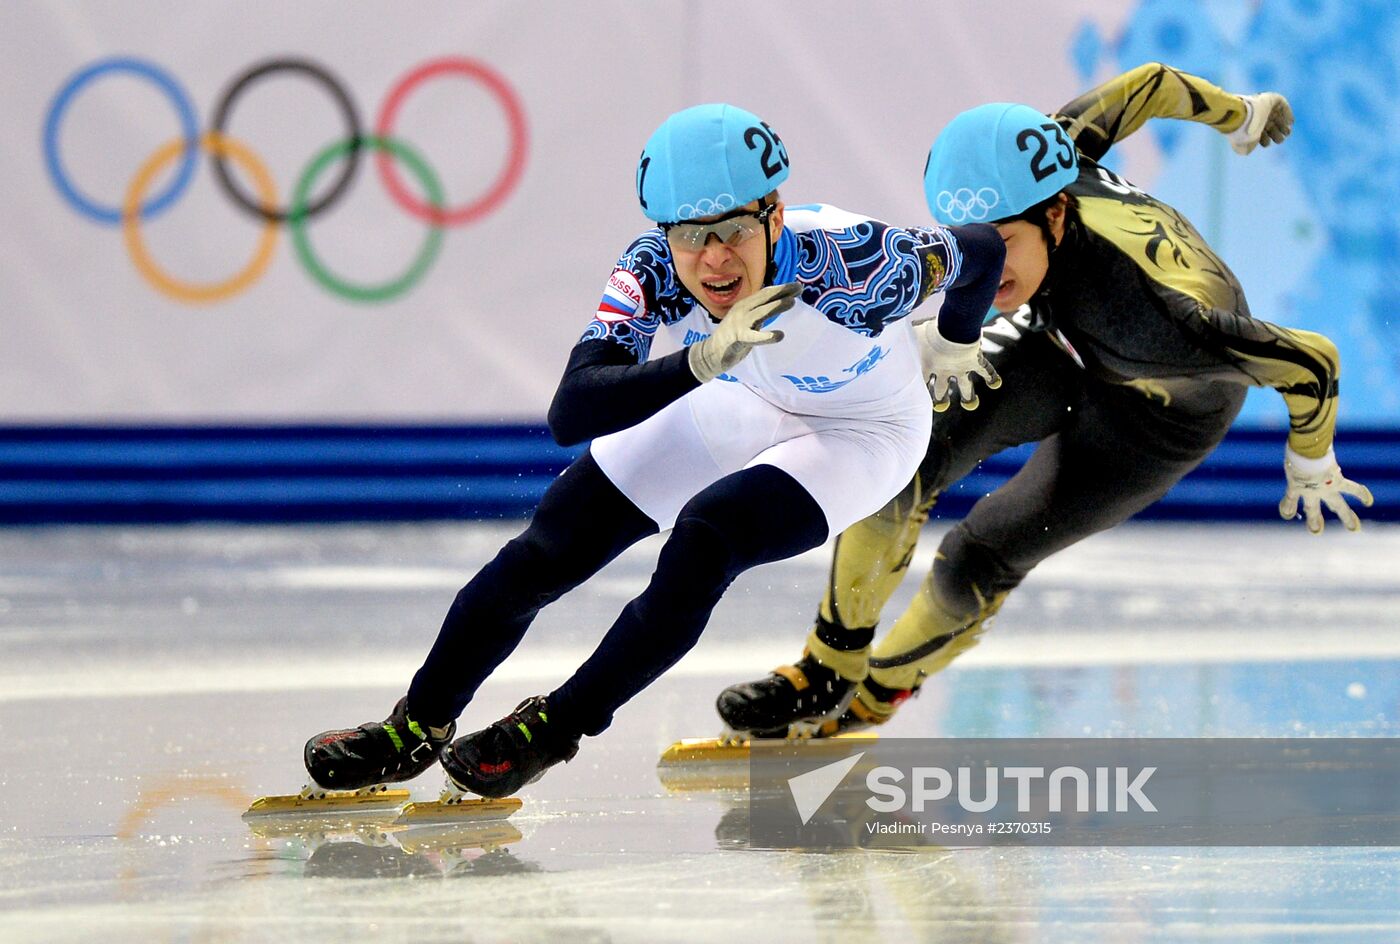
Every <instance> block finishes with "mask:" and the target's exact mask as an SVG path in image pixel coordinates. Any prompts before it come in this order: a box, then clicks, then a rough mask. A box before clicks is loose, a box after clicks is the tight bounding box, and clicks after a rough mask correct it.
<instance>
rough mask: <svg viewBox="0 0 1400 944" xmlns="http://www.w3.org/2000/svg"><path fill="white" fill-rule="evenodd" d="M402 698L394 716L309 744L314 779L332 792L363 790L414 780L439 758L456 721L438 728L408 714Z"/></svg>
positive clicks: (331, 733)
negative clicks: (439, 753) (420, 721)
mask: <svg viewBox="0 0 1400 944" xmlns="http://www.w3.org/2000/svg"><path fill="white" fill-rule="evenodd" d="M407 701H408V699H407V698H400V699H399V703H398V704H397V705H395V706H394V710H393V711H392V712H391V713H390V714H389V717H388V718H386V719H384V720H383V721H372V722H369V723H368V724H362V725H360V726H359V727H358V728H351V729H349V730H346V731H325V732H322V733H321V734H318V735H316V736H315V737H314V738H312V739H311V740H309V741H307V742H306V750H305V751H304V752H303V759H304V760H305V762H306V772H307V773H309V774H311V779H312V780H314V781H316V783H317V784H318V785H319V786H321V787H324V788H325V789H327V790H359V789H362V788H364V787H369V786H373V785H375V784H380V783H391V782H394V781H398V780H411V779H412V778H414V777H416V776H418V775H419V774H421V773H422V772H423V771H425V770H427V769H428V768H429V767H431V766H432V765H433V763H434V762H435V761H436V760H437V759H438V752H439V751H441V750H442V749H443V747H445V746H446V745H447V743H448V742H449V741H451V740H452V735H453V734H455V733H456V731H457V725H456V724H455V723H454V722H449V723H448V724H447V726H446V727H441V728H433V727H428V726H426V725H419V723H418V722H417V721H414V720H413V719H411V718H409V716H408V710H407V708H406V707H405V705H406V703H407Z"/></svg>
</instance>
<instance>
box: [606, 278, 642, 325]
mask: <svg viewBox="0 0 1400 944" xmlns="http://www.w3.org/2000/svg"><path fill="white" fill-rule="evenodd" d="M646 310H647V304H646V297H645V296H644V295H642V286H641V283H640V282H638V281H637V277H636V276H635V275H633V274H632V273H631V272H628V271H627V270H625V269H618V270H617V271H615V272H613V274H612V275H611V276H610V277H609V278H608V287H607V288H605V289H603V300H602V301H601V302H599V303H598V314H597V318H598V320H599V321H603V322H608V323H612V322H617V321H631V320H632V319H633V318H638V317H641V316H642V315H644V314H646Z"/></svg>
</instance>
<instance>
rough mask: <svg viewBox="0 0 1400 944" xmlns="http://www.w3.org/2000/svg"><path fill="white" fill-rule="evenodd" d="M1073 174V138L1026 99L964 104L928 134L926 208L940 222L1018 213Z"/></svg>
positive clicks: (996, 218)
mask: <svg viewBox="0 0 1400 944" xmlns="http://www.w3.org/2000/svg"><path fill="white" fill-rule="evenodd" d="M1078 175H1079V158H1078V155H1077V154H1076V153H1075V148H1074V142H1073V141H1071V140H1070V138H1069V135H1067V134H1065V131H1064V129H1063V128H1061V127H1060V126H1059V125H1058V124H1056V123H1055V122H1054V121H1052V120H1051V119H1050V118H1049V117H1048V116H1046V115H1044V114H1041V113H1040V112H1038V111H1036V110H1035V109H1034V108H1031V107H1030V106H1028V105H1013V104H1008V103H1005V102H999V103H996V104H991V105H979V106H977V107H976V108H971V109H968V110H967V111H965V112H963V113H962V114H960V115H958V116H957V117H956V118H954V119H953V120H952V121H950V122H949V123H948V125H947V127H945V128H944V129H943V131H942V132H941V133H940V134H939V135H938V137H937V138H936V139H935V140H934V142H933V147H932V149H930V150H929V155H928V163H927V164H926V165H925V166H924V197H925V198H926V199H927V200H928V208H929V212H930V213H932V214H933V217H934V219H936V220H937V221H938V222H939V223H942V224H944V225H945V226H956V225H958V224H961V223H998V222H1004V221H1006V220H1008V219H1010V218H1013V217H1016V216H1019V215H1020V214H1022V213H1024V212H1025V211H1026V210H1028V209H1030V208H1031V207H1033V206H1035V205H1036V204H1038V203H1041V202H1042V201H1045V200H1048V199H1049V198H1050V197H1053V196H1054V195H1055V194H1057V193H1059V192H1060V191H1061V190H1063V189H1065V187H1067V186H1069V185H1070V184H1072V183H1073V182H1074V180H1075V178H1076V177H1078Z"/></svg>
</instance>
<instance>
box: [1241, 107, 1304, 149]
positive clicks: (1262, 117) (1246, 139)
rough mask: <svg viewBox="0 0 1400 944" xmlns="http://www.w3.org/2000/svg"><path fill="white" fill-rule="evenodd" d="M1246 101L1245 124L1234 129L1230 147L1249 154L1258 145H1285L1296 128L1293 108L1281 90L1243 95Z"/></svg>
mask: <svg viewBox="0 0 1400 944" xmlns="http://www.w3.org/2000/svg"><path fill="white" fill-rule="evenodd" d="M1240 97H1241V98H1243V99H1244V104H1245V115H1244V124H1242V125H1240V126H1239V127H1238V128H1236V129H1235V130H1234V131H1231V132H1230V147H1232V148H1234V150H1235V153H1236V154H1248V153H1249V152H1250V151H1252V150H1254V148H1255V146H1256V145H1257V146H1262V147H1268V146H1269V145H1270V144H1282V143H1283V139H1284V138H1286V137H1288V133H1289V132H1290V131H1292V130H1293V109H1292V107H1290V106H1289V104H1288V99H1286V98H1284V97H1283V96H1282V95H1280V94H1279V93H1277V92H1260V93H1259V94H1258V95H1241V96H1240Z"/></svg>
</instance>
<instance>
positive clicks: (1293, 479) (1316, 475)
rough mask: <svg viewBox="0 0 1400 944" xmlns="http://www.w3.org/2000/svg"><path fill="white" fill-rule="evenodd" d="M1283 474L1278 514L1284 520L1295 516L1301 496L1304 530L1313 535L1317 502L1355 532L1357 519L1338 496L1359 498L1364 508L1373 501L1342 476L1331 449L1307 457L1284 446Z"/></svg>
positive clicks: (1318, 518) (1318, 529)
mask: <svg viewBox="0 0 1400 944" xmlns="http://www.w3.org/2000/svg"><path fill="white" fill-rule="evenodd" d="M1283 474H1284V475H1285V476H1287V477H1288V490H1287V491H1286V492H1285V493H1284V495H1283V501H1281V502H1279V503H1278V513H1279V515H1281V516H1282V517H1283V518H1284V519H1289V518H1294V517H1296V516H1297V514H1298V499H1300V498H1301V499H1302V500H1303V515H1304V517H1306V518H1307V522H1308V530H1309V531H1311V532H1312V533H1313V534H1321V533H1322V509H1321V508H1320V507H1319V505H1320V504H1321V505H1326V506H1327V507H1328V508H1330V509H1332V513H1333V514H1334V515H1336V516H1337V517H1338V519H1340V520H1341V522H1342V524H1344V525H1346V529H1347V530H1348V531H1356V530H1358V529H1359V528H1360V527H1361V522H1360V521H1358V520H1357V518H1356V512H1354V511H1352V510H1351V506H1350V505H1348V504H1347V503H1346V499H1344V498H1343V497H1342V496H1343V495H1350V496H1352V497H1353V498H1357V499H1360V501H1361V504H1363V505H1365V506H1366V507H1368V508H1369V507H1370V506H1371V503H1372V502H1373V501H1374V499H1373V498H1372V497H1371V490H1370V489H1368V488H1367V487H1366V486H1364V485H1362V484H1361V483H1360V482H1353V481H1351V480H1350V479H1348V478H1346V477H1345V476H1343V475H1342V470H1341V467H1340V466H1338V465H1337V457H1336V456H1335V455H1334V454H1333V452H1332V450H1331V449H1328V450H1327V455H1325V456H1323V457H1322V458H1320V459H1307V458H1304V457H1303V456H1300V455H1298V453H1296V452H1294V451H1293V449H1292V448H1291V447H1287V446H1285V447H1284V450H1283Z"/></svg>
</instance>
